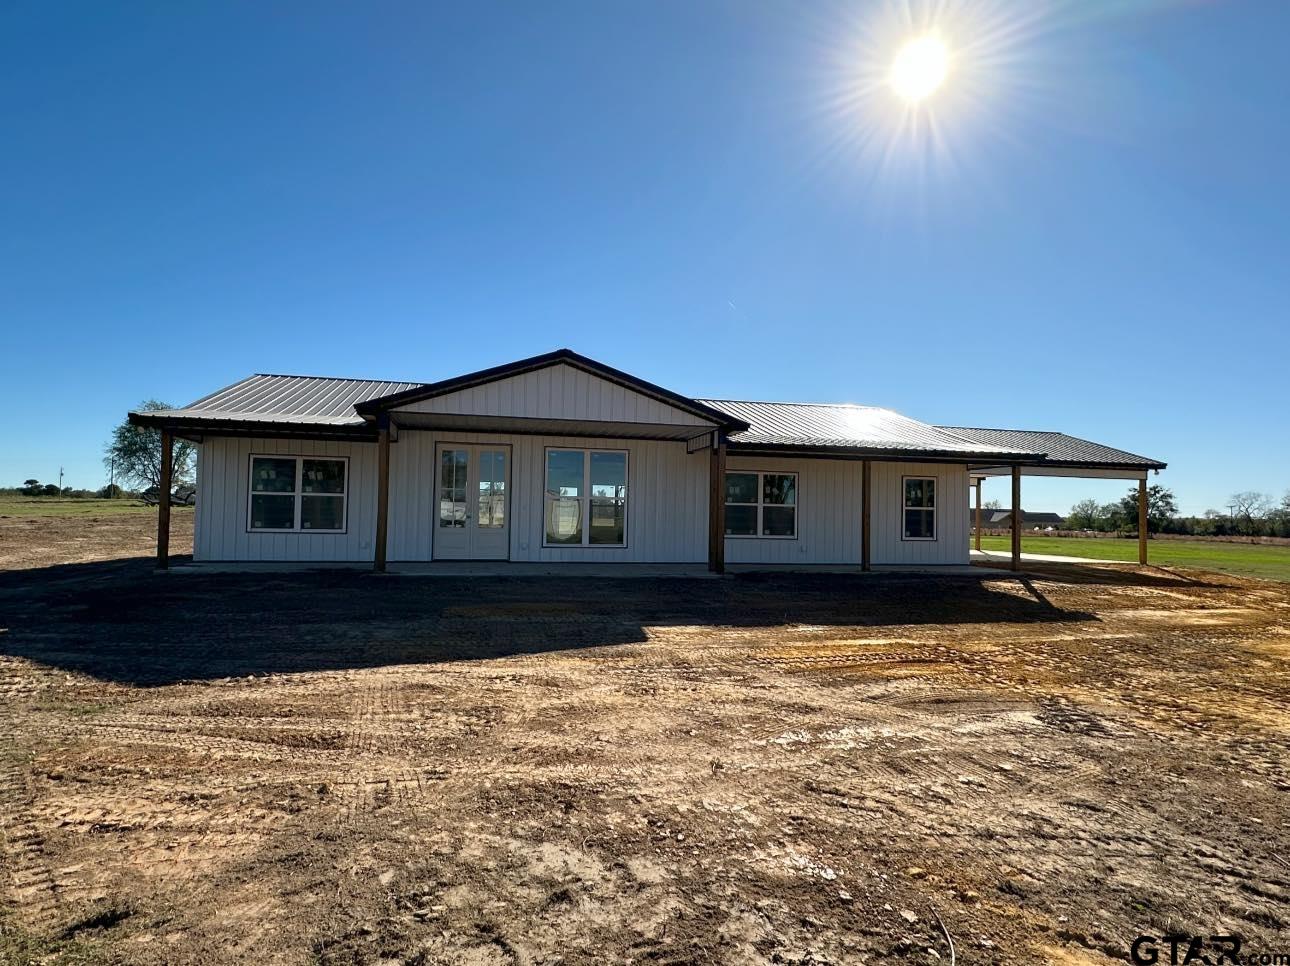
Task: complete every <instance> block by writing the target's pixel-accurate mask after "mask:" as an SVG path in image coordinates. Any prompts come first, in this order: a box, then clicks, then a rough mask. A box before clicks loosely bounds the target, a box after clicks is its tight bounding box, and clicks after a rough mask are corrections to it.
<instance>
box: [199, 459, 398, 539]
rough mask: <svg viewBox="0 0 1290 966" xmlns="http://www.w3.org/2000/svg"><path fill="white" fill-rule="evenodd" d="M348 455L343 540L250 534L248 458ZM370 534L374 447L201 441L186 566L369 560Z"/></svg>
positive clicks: (373, 503)
mask: <svg viewBox="0 0 1290 966" xmlns="http://www.w3.org/2000/svg"><path fill="white" fill-rule="evenodd" d="M252 454H255V455H257V456H261V455H270V456H273V455H281V456H348V457H349V480H348V483H347V489H348V491H349V506H348V521H347V523H348V525H347V528H346V532H345V533H309V532H307V531H306V532H303V533H267V532H255V533H250V532H248V531H247V528H246V522H247V520H246V515H247V488H248V487H249V486H250V473H251V455H252ZM375 533H376V445H375V444H374V443H343V442H328V443H323V442H311V441H308V440H292V439H240V438H231V437H218V436H215V437H208V438H207V439H206V440H205V441H204V442H203V443H202V444H201V446H200V447H199V448H198V464H197V511H196V519H195V521H194V535H193V559H194V560H289V561H310V560H318V561H324V560H340V561H352V560H371V559H372V554H373V550H372V540H373V536H374V535H375Z"/></svg>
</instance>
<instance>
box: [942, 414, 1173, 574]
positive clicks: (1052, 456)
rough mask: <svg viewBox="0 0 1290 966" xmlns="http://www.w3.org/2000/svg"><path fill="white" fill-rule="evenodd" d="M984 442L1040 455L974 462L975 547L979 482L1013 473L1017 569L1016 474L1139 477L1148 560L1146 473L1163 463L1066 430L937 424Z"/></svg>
mask: <svg viewBox="0 0 1290 966" xmlns="http://www.w3.org/2000/svg"><path fill="white" fill-rule="evenodd" d="M939 428H940V429H944V430H946V431H948V432H952V433H956V434H957V435H959V436H963V437H966V438H968V439H970V440H972V441H974V442H977V443H980V444H982V445H984V446H1001V447H1008V448H1012V449H1018V450H1024V451H1028V452H1033V453H1043V454H1044V457H1043V458H1042V459H1039V460H1023V461H1018V462H1015V463H1007V464H988V465H987V464H979V465H978V464H973V465H971V466H969V468H968V472H969V475H970V478H971V480H972V485H973V487H974V489H975V491H976V506H975V521H974V525H973V530H974V531H975V534H976V536H975V538H974V546H975V548H976V549H977V550H980V549H981V509H982V507H981V483H982V482H983V481H984V480H986V479H988V478H990V477H996V476H1011V477H1012V500H1011V503H1012V506H1011V513H1012V548H1011V549H1012V559H1011V567H1012V569H1013V570H1020V569H1021V526H1020V521H1021V519H1022V506H1021V478H1022V477H1023V476H1067V477H1078V478H1081V479H1095V480H1137V481H1138V562H1139V563H1141V564H1146V563H1147V475H1148V474H1149V473H1151V472H1152V471H1154V472H1157V473H1159V472H1160V471H1161V470H1163V469H1164V468H1165V466H1166V465H1167V464H1165V463H1162V462H1160V461H1158V460H1153V459H1150V458H1148V457H1146V456H1139V455H1137V454H1136V453H1129V452H1127V451H1125V450H1121V449H1115V448H1114V447H1111V446H1104V445H1102V444H1101V443H1094V442H1092V441H1090V440H1087V439H1080V438H1079V437H1077V436H1068V435H1066V434H1065V433H1055V432H1043V431H1039V430H1029V429H980V428H976V427H966V426H941V427H939Z"/></svg>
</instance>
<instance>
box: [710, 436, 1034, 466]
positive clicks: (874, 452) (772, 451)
mask: <svg viewBox="0 0 1290 966" xmlns="http://www.w3.org/2000/svg"><path fill="white" fill-rule="evenodd" d="M726 448H727V449H728V450H729V452H730V453H731V455H735V456H805V457H819V458H821V459H857V460H875V459H876V460H882V461H883V462H889V463H974V462H976V463H979V462H981V461H983V460H990V461H991V463H990V465H991V466H1000V465H1005V463H1006V464H1008V465H1010V464H1012V463H1014V462H1020V463H1027V464H1035V463H1043V462H1044V454H1042V453H1017V454H1015V455H1013V454H1007V457H1006V459H1005V460H1001V459H1000V457H1001V456H1003V454H1001V453H970V452H959V451H949V450H938V449H882V448H880V447H865V446H801V445H799V444H796V443H741V442H739V441H738V440H733V439H732V440H730V441H729V442H728V443H727V444H726Z"/></svg>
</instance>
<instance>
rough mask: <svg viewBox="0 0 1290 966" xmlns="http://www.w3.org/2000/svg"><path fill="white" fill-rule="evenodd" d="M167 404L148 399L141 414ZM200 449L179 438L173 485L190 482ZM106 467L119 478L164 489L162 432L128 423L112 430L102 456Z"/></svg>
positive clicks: (173, 459)
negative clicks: (162, 484)
mask: <svg viewBox="0 0 1290 966" xmlns="http://www.w3.org/2000/svg"><path fill="white" fill-rule="evenodd" d="M170 408H172V407H170V406H168V405H167V404H166V403H162V402H157V401H156V400H155V399H149V400H147V401H146V402H144V403H142V404H141V405H140V406H139V410H140V411H141V412H156V411H157V410H159V409H170ZM196 455H197V447H196V446H194V445H193V444H192V443H190V442H188V440H186V439H176V440H175V441H174V447H173V449H172V451H171V460H170V481H171V485H172V486H179V485H180V484H181V483H187V482H190V480H191V479H192V473H193V460H194V458H195V457H196ZM103 465H104V466H107V467H110V468H111V469H112V470H113V471H114V473H115V475H116V477H117V478H118V479H121V480H125V481H126V482H127V483H131V484H133V485H134V486H136V487H138V488H140V489H145V488H147V487H153V488H155V489H159V488H160V486H161V430H159V429H152V428H150V427H145V426H132V425H131V424H130V423H129V422H128V421H127V422H124V423H122V424H121V425H120V426H118V427H117V428H116V429H114V430H113V431H112V439H111V441H110V442H109V443H108V445H107V448H106V450H105V452H104V456H103Z"/></svg>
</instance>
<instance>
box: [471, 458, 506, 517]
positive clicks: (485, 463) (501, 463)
mask: <svg viewBox="0 0 1290 966" xmlns="http://www.w3.org/2000/svg"><path fill="white" fill-rule="evenodd" d="M476 520H477V522H478V525H479V526H481V527H486V528H489V529H497V528H498V527H504V526H506V450H480V451H479V510H478V514H477V516H476Z"/></svg>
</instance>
